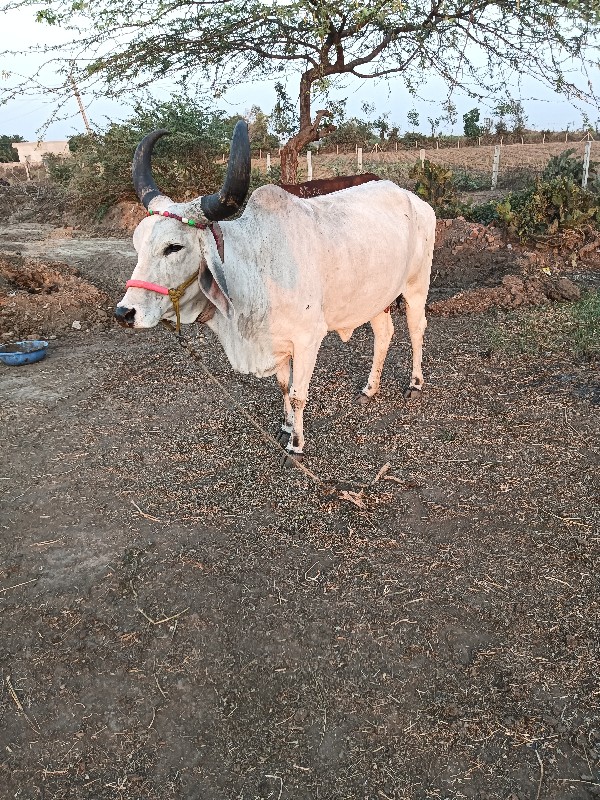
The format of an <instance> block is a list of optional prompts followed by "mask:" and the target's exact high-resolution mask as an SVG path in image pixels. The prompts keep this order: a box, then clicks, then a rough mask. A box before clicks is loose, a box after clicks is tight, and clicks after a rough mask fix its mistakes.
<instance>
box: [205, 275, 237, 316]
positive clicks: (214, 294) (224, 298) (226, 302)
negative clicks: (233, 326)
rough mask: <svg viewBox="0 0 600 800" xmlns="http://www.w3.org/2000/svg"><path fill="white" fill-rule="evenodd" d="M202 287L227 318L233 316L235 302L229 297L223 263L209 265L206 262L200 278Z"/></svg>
mask: <svg viewBox="0 0 600 800" xmlns="http://www.w3.org/2000/svg"><path fill="white" fill-rule="evenodd" d="M198 282H199V284H200V288H201V289H202V291H203V293H204V294H205V295H206V297H207V298H208V299H209V300H210V302H211V303H212V304H213V305H214V306H216V308H218V310H219V311H220V312H221V314H223V316H224V317H227V319H231V317H232V316H233V312H234V308H233V303H232V302H231V299H230V297H229V291H228V289H227V281H226V280H225V275H224V274H223V270H222V269H221V265H220V264H219V265H217V264H212V265H209V264H207V263H206V262H204V265H203V268H202V271H201V272H200V277H199V278H198Z"/></svg>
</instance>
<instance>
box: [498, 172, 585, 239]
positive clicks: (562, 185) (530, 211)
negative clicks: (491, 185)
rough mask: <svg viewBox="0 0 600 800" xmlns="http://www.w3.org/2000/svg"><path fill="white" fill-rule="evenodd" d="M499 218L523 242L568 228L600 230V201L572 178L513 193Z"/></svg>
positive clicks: (560, 179)
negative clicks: (589, 227)
mask: <svg viewBox="0 0 600 800" xmlns="http://www.w3.org/2000/svg"><path fill="white" fill-rule="evenodd" d="M497 210H498V216H499V218H500V219H501V220H502V222H503V223H504V224H505V225H506V226H507V227H508V229H509V231H510V232H514V233H516V234H517V235H518V236H519V238H520V239H522V240H526V239H536V238H540V237H544V236H548V235H552V234H554V233H557V232H558V231H560V230H565V229H568V228H582V227H585V226H587V225H592V226H594V227H600V197H598V195H595V194H593V193H592V192H588V191H585V190H584V189H582V188H581V186H579V185H578V184H577V183H575V182H574V181H573V180H572V179H571V178H569V177H564V176H558V177H555V178H551V179H549V180H546V181H538V182H537V183H536V185H535V187H534V188H532V189H529V190H527V191H524V192H519V193H511V194H509V195H508V197H507V198H506V200H504V201H503V202H501V203H498V205H497Z"/></svg>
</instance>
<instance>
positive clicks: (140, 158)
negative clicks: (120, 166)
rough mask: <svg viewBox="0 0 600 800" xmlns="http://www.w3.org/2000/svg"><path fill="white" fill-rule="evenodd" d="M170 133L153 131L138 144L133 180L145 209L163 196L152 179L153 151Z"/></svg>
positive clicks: (133, 165) (134, 158)
mask: <svg viewBox="0 0 600 800" xmlns="http://www.w3.org/2000/svg"><path fill="white" fill-rule="evenodd" d="M168 134H169V131H165V130H159V131H152V133H149V134H148V135H147V136H144V138H143V139H142V141H141V142H140V143H139V144H138V146H137V148H136V151H135V155H134V156H133V163H132V165H131V177H132V178H133V185H134V187H135V193H136V194H137V196H138V197H139V198H140V200H141V201H142V203H143V204H144V207H145V208H148V205H149V203H150V201H151V200H154V198H155V197H158V196H159V195H161V194H162V192H161V191H160V189H159V188H158V186H157V185H156V184H155V183H154V178H153V177H152V164H151V159H152V150H153V149H154V145H155V144H156V142H157V141H158V140H159V139H160V138H161V136H168Z"/></svg>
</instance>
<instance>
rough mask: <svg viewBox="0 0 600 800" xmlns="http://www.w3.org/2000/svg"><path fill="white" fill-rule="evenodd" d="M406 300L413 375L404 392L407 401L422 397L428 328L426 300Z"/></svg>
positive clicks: (419, 298) (421, 298) (420, 298)
mask: <svg viewBox="0 0 600 800" xmlns="http://www.w3.org/2000/svg"><path fill="white" fill-rule="evenodd" d="M405 300H406V321H407V324H408V332H409V334H410V341H411V344H412V374H411V377H410V385H409V387H408V389H407V390H406V391H405V392H404V397H405V398H406V399H407V400H411V399H414V398H415V397H421V391H422V389H423V383H424V381H423V372H422V371H421V361H422V359H423V335H424V333H425V328H426V327H427V320H426V319H425V298H424V297H417V298H411V299H410V301H409V300H408V299H407V298H406V297H405Z"/></svg>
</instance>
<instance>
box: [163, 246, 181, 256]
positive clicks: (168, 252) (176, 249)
mask: <svg viewBox="0 0 600 800" xmlns="http://www.w3.org/2000/svg"><path fill="white" fill-rule="evenodd" d="M180 250H183V245H182V244H170V245H168V246H167V247H165V252H164V254H163V255H165V256H170V255H171V253H178V252H179V251H180Z"/></svg>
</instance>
